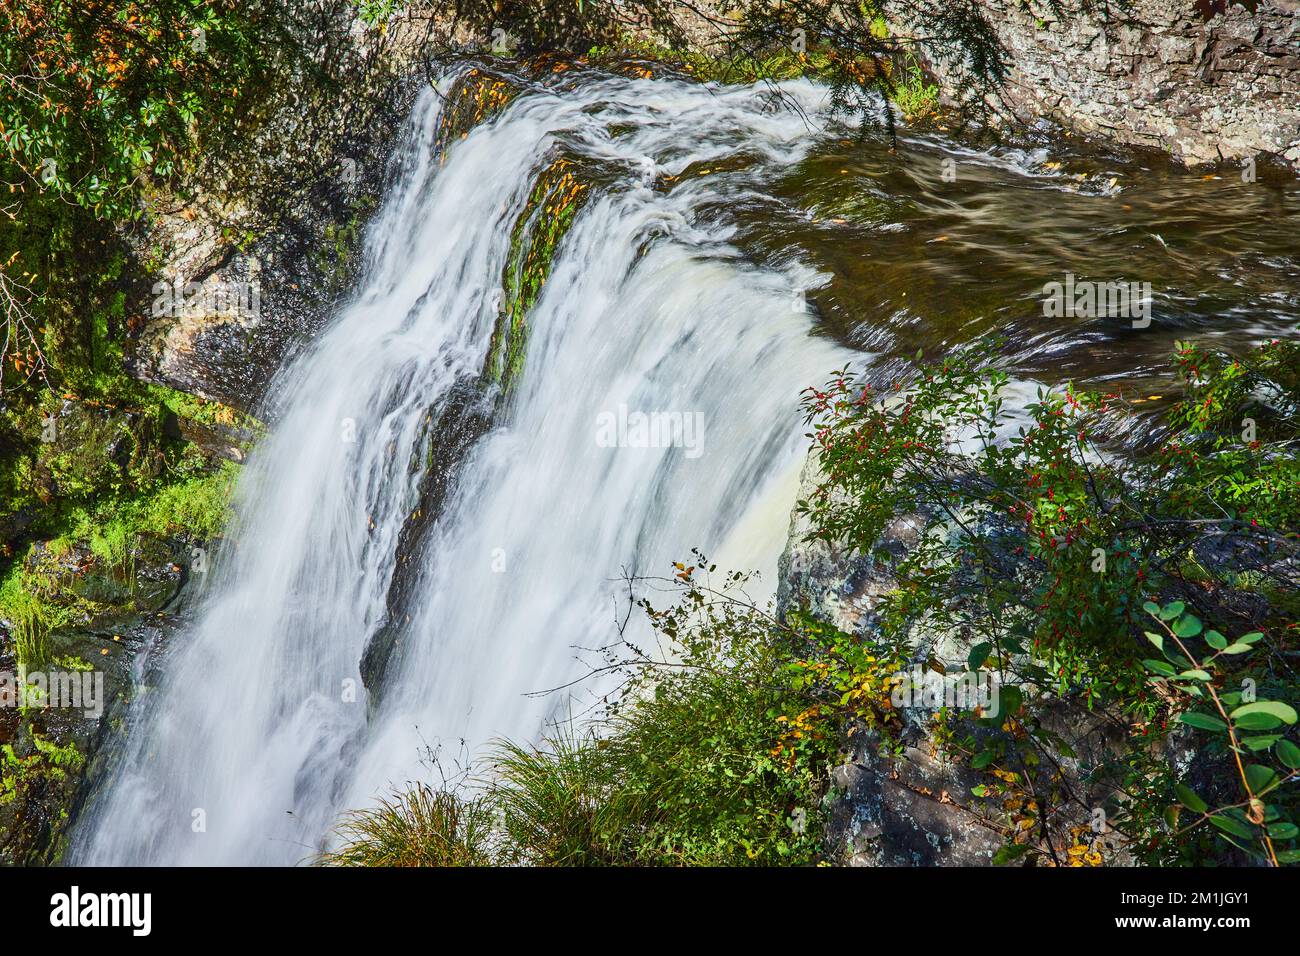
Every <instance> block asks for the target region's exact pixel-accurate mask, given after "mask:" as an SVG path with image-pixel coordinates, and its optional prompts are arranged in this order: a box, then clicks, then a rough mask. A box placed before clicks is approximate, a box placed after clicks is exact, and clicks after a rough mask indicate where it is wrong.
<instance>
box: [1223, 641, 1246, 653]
mask: <svg viewBox="0 0 1300 956" xmlns="http://www.w3.org/2000/svg"><path fill="white" fill-rule="evenodd" d="M1252 649H1253V648H1251V646H1250V645H1249V644H1242V643H1241V642H1240V641H1238V642H1237V643H1236V644H1229V645H1228V646H1227V647H1225V648H1224V649H1223V653H1224V654H1248V653H1250V651H1251V650H1252Z"/></svg>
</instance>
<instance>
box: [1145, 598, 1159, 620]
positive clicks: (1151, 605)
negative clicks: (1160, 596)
mask: <svg viewBox="0 0 1300 956" xmlns="http://www.w3.org/2000/svg"><path fill="white" fill-rule="evenodd" d="M1142 610H1144V611H1146V612H1147V613H1148V614H1150V615H1152V616H1153V617H1159V616H1160V605H1159V604H1157V603H1156V602H1155V601H1147V602H1146V603H1145V604H1143V605H1142Z"/></svg>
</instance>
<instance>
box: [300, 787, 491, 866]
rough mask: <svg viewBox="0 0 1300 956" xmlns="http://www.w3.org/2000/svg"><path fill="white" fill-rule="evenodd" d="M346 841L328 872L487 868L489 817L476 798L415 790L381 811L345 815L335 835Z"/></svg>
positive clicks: (332, 855)
mask: <svg viewBox="0 0 1300 956" xmlns="http://www.w3.org/2000/svg"><path fill="white" fill-rule="evenodd" d="M336 832H337V833H338V834H339V836H341V837H342V838H343V840H344V841H345V842H344V844H343V846H342V847H341V848H340V849H338V850H335V851H333V852H329V853H325V854H323V855H322V856H321V857H320V858H319V859H318V861H317V862H318V863H321V864H323V865H326V866H487V865H489V864H490V863H491V862H492V860H493V857H492V852H491V842H492V836H493V813H492V810H491V808H490V807H489V805H488V804H487V803H486V802H485V801H484V800H483V799H481V798H478V797H465V796H461V795H459V794H457V793H454V792H452V791H450V790H446V789H441V790H435V789H434V788H432V787H430V786H428V785H427V784H416V785H415V786H413V787H411V788H410V789H408V790H406V791H404V792H395V793H394V794H393V795H392V796H391V797H389V798H387V799H384V800H382V801H381V802H380V804H379V806H377V807H373V808H370V809H366V810H357V811H353V812H352V813H349V814H348V815H347V816H346V817H345V818H344V820H343V822H342V823H341V824H340V825H339V826H338V828H337V831H336Z"/></svg>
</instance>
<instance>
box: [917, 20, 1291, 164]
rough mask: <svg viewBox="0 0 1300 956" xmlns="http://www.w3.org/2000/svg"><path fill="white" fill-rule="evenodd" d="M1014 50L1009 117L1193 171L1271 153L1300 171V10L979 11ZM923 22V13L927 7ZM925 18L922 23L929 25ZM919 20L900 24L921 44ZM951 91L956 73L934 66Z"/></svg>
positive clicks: (1009, 50) (1008, 48)
mask: <svg viewBox="0 0 1300 956" xmlns="http://www.w3.org/2000/svg"><path fill="white" fill-rule="evenodd" d="M979 6H980V7H981V8H983V10H984V13H985V16H986V17H987V19H988V21H989V23H990V24H991V25H992V27H993V29H994V31H995V33H996V34H997V37H998V39H999V40H1000V41H1001V43H1002V45H1003V46H1004V47H1005V49H1006V52H1007V56H1006V60H1007V62H1008V64H1009V66H1010V67H1011V76H1010V79H1009V82H1008V84H1007V87H1006V89H1005V90H1004V91H1003V98H1004V101H1005V102H1004V105H1005V106H1007V107H1009V108H1010V111H1011V112H1012V113H1014V114H1016V115H1017V116H1018V117H1019V118H1021V119H1025V120H1028V119H1031V118H1034V117H1038V116H1046V117H1049V118H1052V119H1055V120H1058V121H1060V122H1062V123H1064V124H1065V125H1067V126H1069V127H1071V128H1074V129H1076V130H1078V131H1079V132H1083V133H1088V134H1097V135H1101V136H1104V137H1105V138H1107V139H1111V140H1114V141H1117V142H1120V143H1125V144H1129V145H1135V146H1149V147H1155V148H1158V149H1162V150H1165V151H1167V152H1169V153H1171V154H1172V155H1173V156H1174V158H1175V159H1178V160H1180V161H1181V162H1183V163H1186V164H1188V165H1196V164H1201V163H1217V162H1219V161H1224V160H1226V161H1232V162H1239V163H1240V162H1244V161H1245V160H1246V159H1247V158H1250V157H1256V156H1258V155H1259V154H1261V153H1267V154H1273V155H1276V156H1279V157H1281V158H1282V159H1283V160H1284V161H1285V162H1286V163H1288V164H1289V165H1290V166H1291V167H1292V169H1294V170H1296V171H1300V0H1258V2H1254V0H1252V2H1249V3H1243V2H1242V0H1132V2H1131V3H1130V4H1129V5H1127V6H1126V7H1125V8H1124V9H1123V10H1118V9H1115V8H1113V7H1112V9H1111V12H1110V13H1107V12H1106V10H1105V5H1101V4H1098V5H1096V6H1097V9H1095V10H1093V11H1091V12H1089V13H1087V14H1080V13H1077V12H1075V11H1076V10H1077V5H1075V4H1068V5H1066V9H1065V11H1064V14H1065V15H1064V17H1063V18H1062V17H1058V15H1057V14H1056V13H1054V12H1053V11H1052V9H1051V7H1050V5H1048V4H1046V3H1044V2H1041V0H1032V2H1031V3H1028V4H1026V3H1022V2H1020V0H980V4H979ZM921 9H922V10H924V9H925V8H924V6H923V7H921ZM922 16H923V14H922ZM919 22H920V21H919V20H914V21H911V22H909V23H905V24H902V25H901V26H902V28H903V29H904V30H906V31H907V32H909V33H914V34H919V33H920V32H921V30H920V28H919V26H918V23H919ZM929 66H931V68H933V69H934V70H935V72H936V73H937V74H938V75H939V76H940V77H942V78H943V79H944V80H945V84H944V85H945V86H951V84H952V81H954V80H955V79H957V74H956V73H955V72H954V69H953V67H952V65H950V64H940V63H933V64H929Z"/></svg>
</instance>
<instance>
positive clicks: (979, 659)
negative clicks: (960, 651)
mask: <svg viewBox="0 0 1300 956" xmlns="http://www.w3.org/2000/svg"><path fill="white" fill-rule="evenodd" d="M992 651H993V645H992V644H990V643H989V642H988V641H980V643H978V644H976V645H975V646H974V647H972V648H971V649H970V656H968V657H967V658H966V666H968V667H969V668H970V669H971V670H973V671H977V670H979V669H980V665H981V664H983V663H984V662H985V661H986V660H988V659H989V654H991V653H992Z"/></svg>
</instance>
